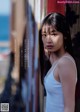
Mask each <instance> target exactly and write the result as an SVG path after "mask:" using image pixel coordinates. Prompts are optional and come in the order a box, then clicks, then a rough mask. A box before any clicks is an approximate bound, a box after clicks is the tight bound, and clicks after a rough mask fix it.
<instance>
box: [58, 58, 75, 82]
mask: <svg viewBox="0 0 80 112" xmlns="http://www.w3.org/2000/svg"><path fill="white" fill-rule="evenodd" d="M58 70H59V75H60V77H61V79H65V80H68V81H69V80H70V81H71V80H72V79H73V80H74V82H75V81H76V77H77V74H76V73H77V69H76V64H75V61H74V59H73V58H72V57H69V58H67V57H63V58H62V59H60V61H59V64H58Z"/></svg>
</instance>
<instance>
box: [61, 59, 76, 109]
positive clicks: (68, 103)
mask: <svg viewBox="0 0 80 112" xmlns="http://www.w3.org/2000/svg"><path fill="white" fill-rule="evenodd" d="M59 77H60V81H61V83H62V89H63V95H64V106H65V107H72V108H73V107H74V104H75V87H76V69H75V66H74V64H73V62H71V61H70V60H69V59H65V60H63V61H62V62H60V63H59Z"/></svg>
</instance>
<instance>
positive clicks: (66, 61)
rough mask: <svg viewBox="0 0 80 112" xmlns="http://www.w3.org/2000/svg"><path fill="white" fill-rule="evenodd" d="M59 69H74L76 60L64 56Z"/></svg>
mask: <svg viewBox="0 0 80 112" xmlns="http://www.w3.org/2000/svg"><path fill="white" fill-rule="evenodd" d="M59 67H65V68H74V67H76V64H75V60H74V59H73V58H72V57H71V56H64V57H62V58H61V59H60V60H59Z"/></svg>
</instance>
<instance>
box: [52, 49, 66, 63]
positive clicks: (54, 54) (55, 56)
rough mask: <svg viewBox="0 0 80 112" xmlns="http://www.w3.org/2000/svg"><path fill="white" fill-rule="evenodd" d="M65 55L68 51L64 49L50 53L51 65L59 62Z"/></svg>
mask: <svg viewBox="0 0 80 112" xmlns="http://www.w3.org/2000/svg"><path fill="white" fill-rule="evenodd" d="M65 54H66V51H65V50H64V49H60V50H58V51H56V52H51V53H50V62H51V64H53V63H54V62H55V61H57V60H59V59H60V58H61V57H62V56H63V55H65Z"/></svg>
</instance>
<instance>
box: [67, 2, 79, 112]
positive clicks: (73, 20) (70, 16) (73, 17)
mask: <svg viewBox="0 0 80 112" xmlns="http://www.w3.org/2000/svg"><path fill="white" fill-rule="evenodd" d="M75 6H76V5H75ZM76 7H77V6H76ZM77 10H78V9H77ZM78 12H79V11H78ZM66 19H67V21H68V24H69V26H70V28H71V29H72V28H73V25H74V24H77V20H79V19H80V15H77V14H76V10H75V11H74V10H72V8H71V7H70V5H69V4H67V5H66ZM74 32H75V30H74ZM72 43H73V51H74V56H75V59H76V64H77V69H78V76H77V77H78V81H77V86H76V99H75V102H76V103H75V112H80V32H79V31H78V32H77V33H75V34H74V37H73V39H72Z"/></svg>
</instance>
